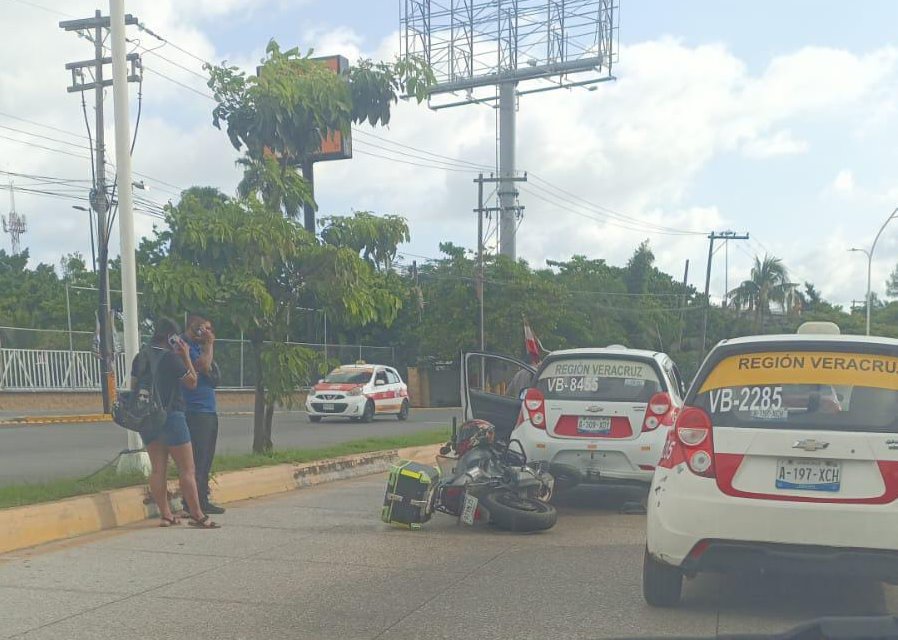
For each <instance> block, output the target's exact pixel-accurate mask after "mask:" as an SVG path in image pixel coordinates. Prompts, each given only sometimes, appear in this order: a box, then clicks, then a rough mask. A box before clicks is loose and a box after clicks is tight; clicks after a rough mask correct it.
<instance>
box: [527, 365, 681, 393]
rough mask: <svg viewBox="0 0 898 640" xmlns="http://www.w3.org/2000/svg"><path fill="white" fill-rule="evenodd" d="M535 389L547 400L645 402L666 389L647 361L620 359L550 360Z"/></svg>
mask: <svg viewBox="0 0 898 640" xmlns="http://www.w3.org/2000/svg"><path fill="white" fill-rule="evenodd" d="M536 386H537V388H538V389H539V390H540V391H542V393H543V395H544V396H545V397H546V399H550V400H553V399H554V400H588V401H596V400H604V401H609V402H648V401H649V399H651V397H652V395H653V394H655V393H656V392H658V391H666V388H665V387H664V384H663V383H662V382H661V380H660V379H659V378H658V374H657V371H656V370H655V367H654V366H653V365H652V363H650V362H646V361H643V360H635V359H619V358H613V359H612V358H583V357H580V358H565V359H559V360H553V361H552V362H550V363H548V364H547V365H546V367H545V368H544V369H543V370H542V371H541V372H540V374H539V379H538V380H537V385H536Z"/></svg>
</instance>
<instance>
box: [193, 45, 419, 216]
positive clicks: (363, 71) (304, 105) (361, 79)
mask: <svg viewBox="0 0 898 640" xmlns="http://www.w3.org/2000/svg"><path fill="white" fill-rule="evenodd" d="M311 55H312V52H311V51H309V52H307V53H306V54H302V53H301V52H300V51H299V49H298V48H293V49H289V50H287V51H282V50H281V48H280V46H279V45H278V43H277V42H276V41H274V40H271V41H270V42H269V43H268V47H267V48H266V57H265V59H263V60H262V64H261V65H260V67H259V69H258V72H257V73H256V74H254V75H249V76H247V75H246V74H245V73H244V72H242V71H240V70H239V69H238V68H237V67H233V66H230V67H229V66H224V65H221V66H207V67H206V69H207V70H208V72H209V75H210V79H209V83H208V84H209V87H210V88H211V89H212V90H213V92H214V96H215V100H216V102H217V103H218V105H217V106H216V107H215V109H214V110H213V112H212V124H213V125H214V126H215V127H217V128H219V129H220V128H221V127H222V124H223V123H224V124H226V130H227V134H228V138H229V139H230V141H231V144H232V145H233V146H234V148H235V149H237V150H238V151H245V155H244V157H243V158H241V159H240V161H239V163H240V165H241V166H242V167H243V168H244V178H243V180H242V181H241V183H240V189H239V190H240V193H241V195H243V196H249V195H257V196H258V197H259V198H261V199H262V201H263V202H264V203H265V204H266V206H268V207H272V208H278V209H281V210H282V211H283V212H284V213H285V214H286V215H287V216H290V217H293V216H296V215H297V214H298V212H299V210H300V208H301V206H302V205H303V203H306V202H310V201H311V192H310V190H309V189H308V185H306V184H305V181H304V180H303V178H302V176H301V175H300V174H299V172H298V171H297V167H298V166H301V165H302V163H303V161H304V160H306V159H307V158H309V157H311V156H312V155H313V154H314V153H316V152H317V151H318V150H319V148H320V146H321V141H322V139H323V137H324V136H325V135H327V133H328V132H332V131H339V132H342V133H343V134H344V135H346V134H348V133H349V130H350V126H351V125H352V124H353V123H355V124H359V123H362V122H368V123H369V124H370V125H371V126H377V125H387V124H389V122H390V116H391V107H392V106H393V105H394V104H395V103H396V102H397V101H398V99H399V96H400V95H404V94H406V93H407V94H411V95H414V96H415V97H416V99H417V100H418V102H421V101H422V100H423V99H424V98H425V97H426V95H427V94H426V92H427V88H428V87H429V85H430V84H431V83H432V82H433V74H432V72H431V71H430V68H429V67H428V66H427V65H426V64H424V63H421V62H418V61H416V60H408V61H398V62H396V63H394V64H392V65H390V64H386V63H382V62H381V63H375V62H372V61H370V60H360V61H359V62H358V63H357V64H356V65H355V66H354V67H352V68H351V69H350V71H349V77H348V79H347V78H344V77H342V76H340V75H337V74H335V73H333V72H332V71H330V70H329V69H328V68H327V67H326V66H325V65H324V64H323V63H322V62H320V61H316V60H313V59H312V58H311Z"/></svg>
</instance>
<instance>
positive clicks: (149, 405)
mask: <svg viewBox="0 0 898 640" xmlns="http://www.w3.org/2000/svg"><path fill="white" fill-rule="evenodd" d="M165 353H166V352H165V351H160V350H158V349H153V348H152V347H149V346H144V347H143V348H142V349H141V350H140V352H139V353H138V354H137V355H136V356H135V357H134V367H133V370H135V371H137V372H138V375H137V385H136V387H135V388H134V389H131V390H128V391H121V392H119V394H118V398H117V399H116V401H115V404H114V405H113V407H112V420H113V421H114V422H115V423H116V424H117V425H119V426H121V427H124V428H125V429H129V430H130V431H137V432H138V433H140V434H141V435H151V434H154V433H157V432H158V431H159V430H161V429H162V426H163V425H164V424H165V420H166V418H167V417H168V412H167V410H166V406H165V405H164V404H163V402H162V399H161V398H160V397H159V386H158V385H157V384H156V382H157V380H156V376H157V374H158V371H159V364H160V363H161V362H162V358H163V357H165Z"/></svg>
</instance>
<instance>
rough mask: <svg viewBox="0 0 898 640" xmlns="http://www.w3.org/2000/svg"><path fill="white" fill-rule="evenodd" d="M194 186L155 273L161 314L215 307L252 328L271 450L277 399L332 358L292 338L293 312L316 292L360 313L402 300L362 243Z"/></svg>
mask: <svg viewBox="0 0 898 640" xmlns="http://www.w3.org/2000/svg"><path fill="white" fill-rule="evenodd" d="M208 195H209V194H208V193H206V192H203V191H201V190H188V191H186V192H185V193H184V194H183V196H182V198H181V201H180V202H179V203H178V205H177V206H174V207H170V208H169V210H168V212H167V216H166V219H167V222H168V225H169V228H170V232H169V233H170V240H169V246H168V247H167V249H165V255H164V257H163V258H162V259H161V260H160V261H159V263H158V264H157V265H156V266H154V267H151V268H147V269H146V274H145V277H146V280H147V283H148V285H149V288H150V289H151V291H152V294H153V299H154V302H155V305H156V306H157V307H158V309H159V311H160V312H168V313H171V314H177V313H180V312H182V311H183V310H185V309H189V310H194V311H199V312H205V313H207V314H209V315H210V316H211V317H213V318H216V319H217V322H218V324H230V325H231V326H232V328H233V330H234V331H235V332H243V334H244V335H245V336H246V337H247V339H248V340H249V342H250V345H251V352H252V361H253V364H254V366H255V370H256V372H257V378H256V397H255V412H254V423H253V450H254V451H256V452H267V451H270V450H271V448H272V446H273V443H272V438H271V424H272V417H273V413H274V407H275V405H276V404H278V403H285V404H288V405H289V404H290V403H291V401H292V394H293V392H294V390H295V389H296V388H298V387H300V386H302V385H304V384H308V382H309V380H310V378H311V376H312V374H313V372H316V371H317V370H318V369H319V368H320V366H321V365H322V364H323V363H321V362H320V360H319V359H318V357H317V356H316V354H315V353H314V352H311V351H309V350H307V349H304V348H300V347H297V346H295V345H291V344H288V343H287V332H288V329H289V323H290V317H291V314H292V312H293V311H294V310H295V309H296V307H297V306H300V302H301V301H302V299H303V298H304V297H312V298H313V299H315V300H318V301H320V303H321V304H323V305H326V306H328V307H329V308H333V309H335V310H336V313H338V314H341V315H343V316H344V317H346V318H350V319H351V321H353V322H356V323H359V324H365V323H369V322H375V321H377V322H382V323H384V324H389V323H390V322H392V320H393V319H394V318H395V316H396V313H397V310H398V307H399V305H400V301H398V300H396V299H394V298H393V296H391V295H390V293H389V292H383V291H380V290H377V289H376V287H375V286H374V285H373V274H374V272H373V269H372V267H371V266H370V265H369V264H368V263H366V262H365V261H364V260H362V259H361V258H359V256H358V255H357V254H356V253H355V252H354V251H353V250H352V249H347V248H343V247H335V246H333V245H328V244H319V243H318V242H316V241H315V239H314V238H313V237H312V236H311V235H310V234H308V233H307V232H306V231H305V230H304V229H303V228H302V227H301V226H300V225H299V224H297V223H296V222H295V221H294V220H292V219H289V218H285V217H284V216H283V215H282V214H281V213H280V212H279V211H273V210H271V209H269V208H267V207H265V206H263V205H262V204H260V203H258V202H256V201H254V200H247V201H239V200H232V199H229V198H227V197H225V196H224V195H221V194H217V195H216V196H215V197H212V198H210V197H208Z"/></svg>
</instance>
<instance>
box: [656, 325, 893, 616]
mask: <svg viewBox="0 0 898 640" xmlns="http://www.w3.org/2000/svg"><path fill="white" fill-rule="evenodd" d="M831 326H832V325H831ZM817 330H819V328H818V329H817ZM836 330H837V328H836ZM896 500H898V340H892V339H888V338H878V337H865V336H841V335H833V334H832V333H827V334H823V333H816V334H815V333H800V334H799V335H777V336H754V337H750V338H739V339H734V340H726V341H723V342H721V343H720V344H718V345H717V346H716V347H715V348H714V349H713V350H712V351H711V353H710V354H709V355H708V357H707V359H706V360H705V362H704V364H703V365H702V367H701V370H700V371H699V373H698V375H697V376H696V378H695V380H694V381H693V385H692V388H691V389H690V390H689V393H688V394H687V396H686V406H685V407H684V409H683V411H682V412H681V413H680V415H679V417H678V419H677V421H676V426H675V428H674V430H673V431H672V432H671V434H670V437H669V440H668V443H667V444H666V446H665V451H664V455H663V457H662V460H661V462H660V463H659V467H658V470H657V471H656V473H655V477H654V480H653V483H652V489H651V493H650V495H649V504H648V529H647V548H646V555H645V564H644V568H643V593H644V595H645V598H646V600H647V601H648V602H649V603H650V604H653V605H657V606H672V605H674V604H676V603H677V602H678V601H679V599H680V595H681V589H682V583H683V577H684V576H686V577H690V576H693V575H695V574H697V573H700V572H705V571H715V572H727V571H766V572H799V573H805V572H806V573H810V574H821V573H836V574H846V575H854V576H862V577H868V578H873V579H879V580H885V581H890V582H893V581H896V580H898V535H896V532H898V502H896Z"/></svg>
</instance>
